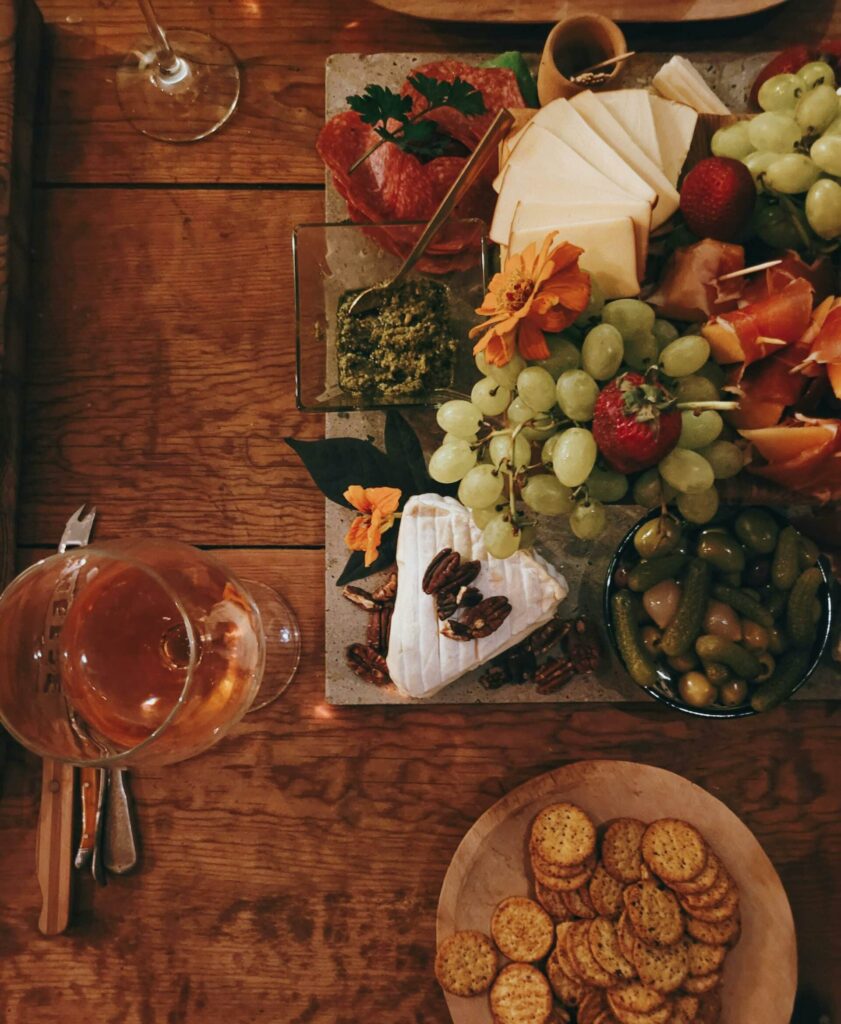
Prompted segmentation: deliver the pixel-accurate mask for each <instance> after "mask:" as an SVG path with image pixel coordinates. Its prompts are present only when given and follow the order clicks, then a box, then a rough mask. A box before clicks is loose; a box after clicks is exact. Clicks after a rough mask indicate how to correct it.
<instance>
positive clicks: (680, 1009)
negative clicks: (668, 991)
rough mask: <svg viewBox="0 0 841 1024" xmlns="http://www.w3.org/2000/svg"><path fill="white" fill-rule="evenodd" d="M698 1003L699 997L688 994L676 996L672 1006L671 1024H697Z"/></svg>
mask: <svg viewBox="0 0 841 1024" xmlns="http://www.w3.org/2000/svg"><path fill="white" fill-rule="evenodd" d="M698 1003H699V999H698V996H693V995H688V994H687V993H686V992H681V994H680V995H678V996H675V999H674V1003H673V1004H672V1019H671V1024H695V1015H696V1014H697V1013H698Z"/></svg>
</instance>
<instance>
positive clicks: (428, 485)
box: [385, 409, 435, 494]
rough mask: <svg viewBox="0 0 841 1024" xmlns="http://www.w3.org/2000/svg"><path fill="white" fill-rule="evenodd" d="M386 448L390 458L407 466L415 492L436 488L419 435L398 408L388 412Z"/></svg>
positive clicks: (422, 492) (421, 492) (386, 419)
mask: <svg viewBox="0 0 841 1024" xmlns="http://www.w3.org/2000/svg"><path fill="white" fill-rule="evenodd" d="M385 450H386V454H387V455H388V457H389V458H390V459H393V460H394V461H395V462H398V463H400V464H401V465H403V466H405V467H406V469H407V471H408V473H409V474H410V475H411V477H412V493H413V494H425V493H426V492H427V491H433V490H435V484H434V483H433V482H432V479H431V477H430V476H429V474H428V473H427V471H426V459H424V457H423V449H422V448H421V443H420V441H419V440H418V435H417V434H416V433H415V432H414V430H412V428H411V427H410V426H409V424H408V423H407V422H406V420H404V419H403V417H402V416H401V415H400V413H399V412H398V411H397V410H396V409H389V410H388V412H387V413H386V417H385Z"/></svg>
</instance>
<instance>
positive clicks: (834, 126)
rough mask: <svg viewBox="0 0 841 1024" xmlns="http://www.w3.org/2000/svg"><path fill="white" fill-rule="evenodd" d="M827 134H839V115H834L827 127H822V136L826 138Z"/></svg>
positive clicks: (840, 119) (840, 121) (840, 130)
mask: <svg viewBox="0 0 841 1024" xmlns="http://www.w3.org/2000/svg"><path fill="white" fill-rule="evenodd" d="M827 135H830V136H832V135H841V117H836V118H835V120H834V121H832V122H830V124H829V127H827V128H824V130H823V137H824V138H826V136H827Z"/></svg>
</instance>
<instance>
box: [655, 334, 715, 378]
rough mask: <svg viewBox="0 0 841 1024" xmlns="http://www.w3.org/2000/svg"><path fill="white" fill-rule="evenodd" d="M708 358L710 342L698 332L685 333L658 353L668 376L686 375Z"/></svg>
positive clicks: (698, 368)
mask: <svg viewBox="0 0 841 1024" xmlns="http://www.w3.org/2000/svg"><path fill="white" fill-rule="evenodd" d="M709 358H710V343H709V342H708V341H707V339H706V338H702V337H701V335H700V334H686V335H684V336H683V337H682V338H678V339H677V340H675V341H673V342H671V344H669V345H667V346H666V347H665V348H664V349H663V351H662V352H661V353H660V365H661V366H662V367H663V370H664V371H665V372H666V373H667V374H668V375H669V376H670V377H688V376H689V374H690V373H696V372H697V371H698V370H700V369H701V367H702V366H703V365H704V363H705V362H706V361H707V360H708V359H709Z"/></svg>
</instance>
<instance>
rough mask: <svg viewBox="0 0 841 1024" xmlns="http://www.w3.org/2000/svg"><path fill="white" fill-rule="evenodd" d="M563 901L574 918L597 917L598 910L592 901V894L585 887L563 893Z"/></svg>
mask: <svg viewBox="0 0 841 1024" xmlns="http://www.w3.org/2000/svg"><path fill="white" fill-rule="evenodd" d="M561 899H562V900H563V901H564V903H565V904H566V907H567V910H569V912H570V913H571V914H572V915H573V916H574V917H585V918H592V917H596V916H597V915H596V908H595V907H594V906H593V901H592V900H591V899H590V894H589V892H588V891H587V887H586V886H584V885H582V886H579V887H578V888H577V889H573V890H571V891H570V892H565V893H563V894H562V896H561Z"/></svg>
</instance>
